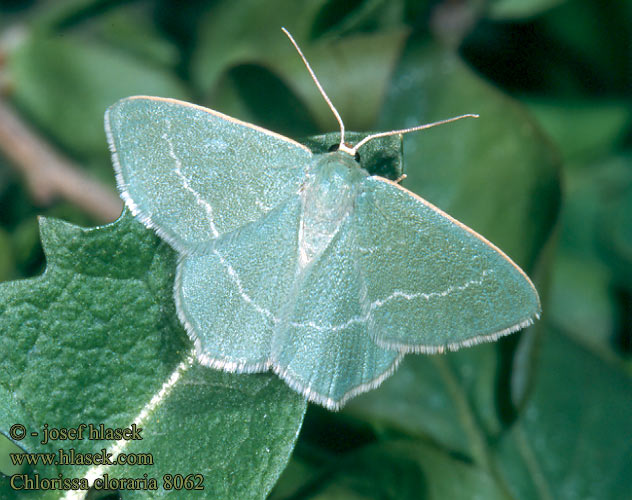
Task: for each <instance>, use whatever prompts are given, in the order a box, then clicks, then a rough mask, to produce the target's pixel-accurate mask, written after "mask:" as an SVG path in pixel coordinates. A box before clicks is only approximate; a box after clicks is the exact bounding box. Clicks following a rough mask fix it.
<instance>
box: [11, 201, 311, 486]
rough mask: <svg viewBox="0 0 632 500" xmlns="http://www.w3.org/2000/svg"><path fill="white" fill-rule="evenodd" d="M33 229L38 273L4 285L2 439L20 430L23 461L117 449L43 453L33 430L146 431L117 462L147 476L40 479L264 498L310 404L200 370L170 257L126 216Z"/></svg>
mask: <svg viewBox="0 0 632 500" xmlns="http://www.w3.org/2000/svg"><path fill="white" fill-rule="evenodd" d="M40 224H41V234H42V242H43V245H44V249H45V252H46V256H47V262H48V265H47V267H46V271H45V273H44V274H43V275H42V276H40V277H38V278H33V279H29V280H24V281H15V282H9V283H4V284H2V285H0V351H1V352H3V353H4V356H3V357H2V359H1V360H0V387H2V389H3V390H4V391H8V393H9V394H10V396H11V400H10V401H11V402H12V403H11V406H7V404H4V405H0V429H1V431H2V432H3V433H4V434H7V433H8V427H9V426H10V425H12V424H14V423H22V424H23V425H25V426H26V427H27V429H28V431H29V432H31V431H38V432H40V436H38V437H32V436H31V435H30V434H27V436H26V437H25V439H23V440H21V441H20V442H19V444H20V446H21V447H23V448H24V449H25V450H26V451H28V452H31V453H33V452H53V453H55V452H56V451H57V450H58V449H59V448H65V449H68V448H70V447H73V448H75V450H76V452H77V453H96V452H99V451H100V450H101V449H102V448H107V449H108V450H113V449H114V448H113V447H114V446H115V444H114V443H113V442H112V441H94V440H92V441H91V440H87V439H84V440H82V441H73V442H68V441H65V442H49V443H48V444H46V445H42V444H40V441H41V439H42V435H41V429H42V426H43V425H44V424H45V423H47V424H48V426H49V428H53V427H56V428H62V427H63V428H71V427H77V426H78V425H79V424H81V423H86V424H89V423H93V424H97V425H98V424H104V425H105V427H113V428H116V427H128V426H130V425H131V424H132V423H133V422H136V423H137V425H138V426H139V427H142V428H143V431H142V438H143V440H142V441H130V442H123V443H122V448H120V449H119V452H124V453H132V452H135V453H151V454H152V456H153V460H154V464H153V466H151V467H146V468H145V467H129V468H126V467H122V466H108V467H104V468H102V469H94V468H91V467H90V466H79V465H77V466H68V465H59V466H51V467H48V468H45V467H41V466H38V467H37V468H36V470H37V471H38V472H40V473H41V474H43V475H45V476H44V477H51V476H54V475H56V474H58V473H60V472H61V473H63V474H64V476H65V477H83V476H84V475H86V474H91V475H94V476H97V477H98V476H100V475H102V474H104V473H108V474H110V477H140V476H142V475H143V473H147V474H148V476H149V477H154V478H157V479H158V484H159V486H160V488H162V476H163V475H164V474H167V473H169V474H177V473H180V474H183V475H187V474H194V473H200V474H203V476H204V486H205V489H204V490H203V491H196V492H182V491H173V490H172V491H170V492H168V491H165V490H162V489H160V490H159V491H154V492H149V493H147V492H144V493H143V494H141V493H142V492H133V493H132V492H129V491H127V492H125V493H124V495H123V498H137V497H138V496H141V497H142V496H143V495H145V497H146V496H147V495H150V497H151V498H161V497H164V496H171V497H174V498H189V497H191V498H264V497H265V495H266V493H267V491H269V489H270V488H271V487H272V485H273V484H274V482H275V481H276V479H277V477H278V475H279V474H280V473H281V471H282V469H283V468H284V467H285V464H286V462H287V460H288V457H289V454H290V452H291V450H292V448H293V446H294V441H295V439H296V436H297V433H298V430H299V428H300V426H301V422H302V418H303V414H304V411H305V401H304V400H303V399H302V398H301V397H299V396H297V395H296V394H295V393H294V392H293V391H291V390H290V389H288V388H287V387H286V386H285V384H284V383H283V382H281V381H280V380H279V379H278V378H277V377H276V376H273V375H269V374H259V375H229V374H225V373H222V372H217V371H215V370H212V369H208V368H204V367H201V366H198V365H197V364H196V363H195V362H194V361H193V355H192V346H191V344H190V341H189V340H188V338H187V337H186V334H185V333H184V331H183V329H182V328H181V326H180V324H179V322H178V320H177V318H176V315H175V307H174V304H173V299H172V287H173V279H174V271H175V255H174V252H173V251H172V250H171V249H170V248H169V247H168V246H167V245H166V244H164V243H162V242H160V240H159V239H158V238H157V237H156V236H155V235H154V234H153V233H152V232H151V231H149V230H147V229H145V228H144V227H143V226H142V225H141V224H140V223H138V222H136V221H135V220H134V219H133V218H132V217H131V215H129V214H128V213H125V214H124V215H123V216H122V217H121V218H120V219H119V220H118V221H116V222H115V223H112V224H110V225H107V226H103V227H99V228H93V229H82V228H79V227H76V226H72V225H70V224H67V223H64V222H61V221H58V220H51V219H43V220H41V222H40ZM3 400H4V401H5V403H7V402H8V400H7V399H6V398H3Z"/></svg>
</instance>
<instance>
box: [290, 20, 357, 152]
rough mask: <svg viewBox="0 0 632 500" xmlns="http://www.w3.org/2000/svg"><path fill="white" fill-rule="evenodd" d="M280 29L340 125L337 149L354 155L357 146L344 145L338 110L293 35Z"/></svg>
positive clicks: (342, 124) (343, 133)
mask: <svg viewBox="0 0 632 500" xmlns="http://www.w3.org/2000/svg"><path fill="white" fill-rule="evenodd" d="M281 30H283V33H285V34H286V35H287V37H288V38H289V39H290V42H292V45H294V48H295V49H296V51H297V52H298V55H299V56H301V59H302V60H303V63H304V64H305V67H306V68H307V71H309V74H310V75H311V77H312V80H314V83H315V84H316V86H317V87H318V90H319V91H320V94H321V95H322V96H323V98H324V99H325V102H326V103H327V105H328V106H329V109H331V112H332V113H333V114H334V116H335V117H336V120H338V124H339V125H340V144H339V145H338V150H339V151H344V152H345V153H349V154H350V155H352V156H355V154H356V149H357V148H354V149H353V150H352V149H351V148H348V147H347V146H346V145H345V124H344V123H342V118H340V113H338V110H337V109H336V107H335V106H334V105H333V103H332V102H331V99H329V96H328V95H327V94H326V93H325V89H323V86H322V85H321V84H320V82H319V81H318V78H316V74H315V73H314V70H313V69H312V67H311V66H310V65H309V63H308V62H307V59H306V58H305V55H304V54H303V51H302V50H301V48H300V47H299V46H298V43H296V40H294V37H293V36H292V35H291V34H290V32H289V31H288V30H286V29H285V28H281Z"/></svg>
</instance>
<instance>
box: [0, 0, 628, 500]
mask: <svg viewBox="0 0 632 500" xmlns="http://www.w3.org/2000/svg"><path fill="white" fill-rule="evenodd" d="M630 5H632V4H630V2H621V1H620V0H608V1H606V2H592V1H591V0H528V1H518V0H493V1H489V2H487V3H484V2H483V3H481V2H476V1H471V2H470V1H464V2H448V1H446V2H413V1H407V0H396V1H381V0H377V1H371V0H365V1H349V2H337V1H327V0H309V1H306V2H292V1H289V0H272V1H269V2H260V1H258V0H238V1H224V0H216V1H208V2H207V1H203V0H196V1H192V2H177V1H174V0H155V1H154V0H134V1H132V0H130V1H99V0H77V1H69V2H54V1H44V0H42V1H31V2H4V3H2V4H1V5H0V31H2V32H3V33H8V34H11V36H6V37H4V36H3V37H2V41H0V52H1V53H2V56H3V57H0V65H1V66H0V82H6V83H7V85H6V88H4V89H3V94H2V95H3V96H2V99H3V100H4V101H7V102H9V103H10V105H11V106H13V107H14V109H16V110H17V112H18V113H19V114H20V115H21V116H22V117H23V118H24V120H26V121H27V122H28V123H29V124H30V125H31V126H33V127H34V128H35V129H36V130H37V132H38V133H39V134H41V136H42V137H43V139H44V140H46V141H48V142H50V143H51V144H53V145H54V146H55V147H57V148H58V149H59V150H60V151H61V152H62V153H63V154H65V155H67V156H70V157H71V158H73V159H74V160H75V161H77V162H79V163H80V164H81V165H82V166H83V167H85V174H86V175H89V176H93V177H96V178H99V179H101V180H102V181H103V182H104V183H106V184H108V185H109V186H113V185H114V182H113V175H112V168H111V165H110V160H109V155H108V151H107V147H106V142H105V135H104V133H103V130H102V120H103V112H104V111H105V108H106V107H107V106H108V105H110V104H112V103H113V102H114V101H115V100H117V99H118V98H120V97H124V96H127V95H130V94H157V95H163V96H168V97H176V98H184V99H188V100H192V101H194V102H196V103H199V104H202V105H205V106H209V107H212V108H213V109H217V110H219V111H222V112H225V113H228V114H230V115H232V116H235V117H237V118H240V119H243V120H247V121H250V122H253V123H256V124H258V125H261V126H264V127H267V128H271V129H273V130H274V131H276V132H279V133H282V134H285V135H289V136H291V137H293V138H298V139H300V138H301V137H304V136H306V135H310V134H318V133H323V134H324V133H330V132H332V131H334V132H333V133H332V134H331V135H328V136H327V135H326V136H322V137H321V138H320V139H318V140H320V141H322V143H323V144H324V146H322V147H324V148H327V147H329V145H330V144H329V142H331V140H333V142H337V141H336V137H337V132H336V130H337V126H336V122H335V120H334V119H333V117H332V116H331V113H330V111H329V110H328V109H327V106H326V105H325V103H324V102H323V101H322V99H321V97H320V95H319V94H318V91H317V90H316V88H315V86H314V84H313V82H312V81H311V79H310V78H309V75H308V74H307V72H306V71H305V68H304V67H303V65H302V63H301V61H300V60H299V58H298V56H297V54H296V53H295V52H294V49H293V48H292V47H291V45H290V44H289V42H288V41H287V40H286V39H285V37H284V35H283V34H282V32H281V31H280V27H281V26H285V27H287V28H288V29H289V30H290V31H291V32H292V33H293V35H294V36H295V38H296V39H297V41H298V42H299V44H301V46H302V48H303V50H304V51H305V53H306V55H307V57H308V59H309V60H310V63H311V64H312V66H313V68H314V70H315V71H316V73H317V75H318V76H319V78H320V80H321V82H322V84H323V86H324V87H325V89H326V91H327V92H328V94H329V95H330V97H331V99H332V101H333V102H334V104H335V105H336V107H337V108H338V110H339V111H340V113H341V115H342V117H343V119H344V121H345V124H346V126H347V128H348V129H351V130H358V131H361V130H372V131H373V130H385V129H395V128H403V127H409V126H413V125H417V124H420V123H425V122H431V121H435V120H439V119H443V118H448V117H450V116H453V115H457V114H463V113H479V114H480V115H481V117H480V118H479V119H478V120H466V121H462V122H459V123H455V124H452V125H446V126H444V127H439V128H435V129H432V130H428V131H423V132H420V133H417V134H414V135H409V136H407V137H405V138H404V141H403V151H404V165H403V167H402V165H401V163H400V157H399V155H398V154H394V155H393V154H389V155H387V156H388V160H387V162H386V163H387V164H388V165H389V167H388V168H387V169H386V170H385V171H384V173H383V174H382V175H386V176H388V177H390V178H392V179H396V178H398V177H399V176H400V174H401V172H402V170H401V169H402V168H404V171H405V173H406V174H407V176H408V177H407V178H406V179H405V180H404V181H403V185H404V186H405V187H407V188H409V189H411V190H413V191H415V192H416V193H417V194H419V195H420V196H422V197H424V198H426V199H428V200H429V201H430V202H432V203H434V204H436V205H438V206H439V207H440V208H442V209H443V210H445V211H447V212H448V213H450V214H451V215H453V216H454V217H456V218H458V219H459V220H461V221H463V222H464V223H466V224H468V225H469V226H471V227H472V228H473V229H475V230H477V231H478V232H480V233H481V234H483V235H484V236H485V237H487V238H488V239H490V240H491V241H492V242H494V243H495V244H497V245H498V246H499V247H501V248H502V249H503V250H504V251H506V252H507V253H508V254H509V255H510V256H511V257H512V258H513V259H514V260H515V261H516V262H517V263H518V264H520V265H521V266H523V268H524V269H525V271H526V272H527V273H529V274H530V275H531V276H532V277H533V278H534V280H535V282H536V286H537V287H538V290H539V291H540V294H541V297H542V300H543V319H542V320H541V321H540V322H538V323H537V324H536V325H535V326H534V327H533V328H531V329H529V330H527V331H525V332H522V333H519V334H515V335H513V336H510V337H508V338H505V339H503V340H501V341H499V342H497V343H495V344H487V345H482V346H477V347H474V348H469V349H465V350H462V351H460V352H457V353H451V354H448V355H443V356H413V355H410V356H408V357H407V358H406V359H405V361H404V362H403V363H402V365H401V367H400V368H399V371H398V372H397V373H396V374H395V375H394V376H393V377H392V378H390V379H388V380H387V381H386V382H385V383H384V384H383V386H382V387H380V388H379V389H377V390H375V391H372V392H369V393H367V394H366V395H362V396H360V397H358V398H356V399H354V400H352V401H351V402H350V403H349V404H348V406H347V407H346V408H345V409H344V410H343V411H342V412H340V413H331V412H327V411H326V410H323V409H321V408H314V407H310V408H309V409H308V411H307V414H306V417H305V423H304V426H303V429H302V430H301V433H300V435H299V436H298V440H297V441H296V447H295V448H294V453H293V455H292V457H291V459H290V460H289V463H288V462H287V460H288V455H289V453H290V451H291V450H292V448H293V447H294V444H295V438H296V432H297V430H298V429H299V427H300V425H301V421H302V417H303V412H304V409H305V405H304V403H303V401H302V400H301V399H300V398H299V397H298V396H296V395H295V394H294V393H293V392H291V391H289V390H288V389H287V388H286V387H285V385H284V384H283V383H282V382H280V381H279V380H278V379H277V378H276V377H275V376H273V375H227V374H223V373H219V372H215V371H213V370H211V369H207V368H203V367H199V366H197V365H193V366H190V367H188V368H186V369H184V368H183V372H182V377H181V379H180V380H179V382H177V383H176V384H175V386H174V389H173V391H172V392H171V393H170V394H169V395H168V397H166V398H165V399H164V400H162V403H161V404H160V405H159V406H158V407H157V408H156V409H154V410H153V411H152V413H151V415H150V416H148V417H147V419H146V422H145V425H146V429H145V431H144V433H145V434H144V437H146V439H144V440H143V441H140V442H133V443H131V444H130V445H129V448H127V449H126V451H127V452H132V451H134V452H151V453H154V455H155V461H156V465H154V466H152V467H131V466H130V467H127V468H125V467H122V466H117V467H111V468H110V469H109V470H108V472H109V473H110V475H111V476H113V477H139V476H142V474H143V473H145V472H147V474H148V475H149V476H151V477H160V476H162V474H164V473H171V474H176V473H178V472H179V473H182V474H187V473H196V472H199V473H202V474H204V475H205V477H206V482H205V485H206V486H207V488H206V489H205V491H203V492H192V493H189V494H188V496H187V494H185V493H184V492H173V493H172V498H240V499H242V498H243V499H246V498H263V497H265V495H267V494H269V495H270V498H273V499H274V500H286V499H287V500H289V499H292V500H298V499H321V500H330V499H391V498H392V499H407V498H411V499H413V498H415V499H417V498H428V499H435V498H436V499H445V498H455V499H458V498H464V499H465V498H467V499H469V498H474V497H478V498H486V499H488V498H489V499H496V498H498V499H501V498H503V499H516V500H530V499H547V500H548V499H584V498H600V499H601V498H603V499H613V500H614V499H620V498H632V491H631V488H632V486H631V484H632V483H631V482H630V479H629V478H630V477H632V451H631V450H632V448H631V447H630V443H631V442H632V435H631V434H630V425H629V422H630V421H632V405H631V404H630V401H631V400H632V358H631V355H632V313H630V311H632V286H631V283H632V219H631V217H632V215H631V214H632V141H631V139H632V134H631V130H632V128H631V125H632V112H631V111H630V109H631V108H630V106H629V104H630V95H629V94H630V89H631V88H632V81H631V80H630V78H631V75H632V71H630V64H632V63H631V62H630V61H631V60H630V58H629V39H630V29H631V28H630V27H631V26H632V8H631V7H630ZM354 137H355V136H354V135H352V134H349V136H348V138H349V139H351V140H355V139H354ZM332 138H333V139H332ZM314 140H315V139H314V138H312V139H310V141H312V142H310V146H312V147H316V146H314V145H315V144H316V143H315V142H314ZM385 142H386V143H388V144H389V146H387V148H386V151H387V152H389V151H396V152H398V147H399V138H396V137H395V138H391V139H387V140H385ZM375 145H376V143H374V144H373V145H371V143H369V145H367V148H368V146H371V147H372V148H374V146H375ZM391 148H392V150H391ZM2 150H3V145H2V144H0V280H1V281H7V283H3V284H1V285H0V432H1V433H3V434H6V433H7V431H8V428H9V427H10V426H11V425H12V424H13V423H16V422H20V423H24V425H26V426H27V427H28V428H31V427H37V428H40V427H41V426H42V425H43V423H44V422H47V423H49V425H51V426H73V425H74V426H76V425H77V424H78V423H81V422H95V423H105V424H106V425H110V426H114V427H117V426H121V427H126V426H128V425H129V424H130V422H131V421H132V420H133V418H135V417H136V416H137V415H138V413H139V411H140V409H142V408H143V407H144V406H145V405H146V404H147V403H148V400H150V399H151V396H152V395H154V394H156V393H157V392H158V391H159V390H160V388H161V387H162V386H163V384H165V382H167V381H168V379H169V377H170V375H171V374H172V373H173V372H174V370H175V369H176V368H177V367H179V366H189V365H188V364H187V363H186V360H187V356H188V355H189V353H190V349H191V345H190V343H189V341H188V339H187V338H186V335H185V334H184V332H183V330H182V328H181V327H180V325H179V322H178V320H177V318H176V316H175V313H174V310H175V309H174V305H173V301H172V297H171V290H172V280H173V273H174V265H175V262H174V256H173V252H172V251H171V250H170V249H169V248H168V247H167V246H166V245H164V244H163V243H161V242H160V241H159V240H158V239H157V238H156V237H155V236H154V235H153V234H152V233H151V232H149V231H147V230H146V229H144V228H143V227H142V226H141V225H140V224H138V223H137V222H135V221H134V220H132V218H131V216H129V215H128V214H125V215H123V217H122V218H121V219H119V220H118V221H116V222H114V223H113V224H111V225H107V226H102V227H98V228H94V229H80V228H79V227H76V226H73V225H70V224H67V223H64V222H61V221H59V220H54V219H51V218H50V217H51V216H54V217H57V218H59V219H64V220H67V221H71V222H72V223H74V224H80V225H82V226H91V225H97V223H99V222H101V221H94V220H93V219H91V218H90V217H89V216H87V215H85V214H83V213H81V212H80V211H79V210H78V209H77V208H76V207H75V206H74V205H73V203H72V201H69V200H54V201H51V202H50V203H46V204H43V203H42V202H39V203H35V202H33V201H32V197H31V195H30V193H29V187H28V186H27V184H26V183H25V182H24V181H23V178H22V176H21V175H20V174H19V173H18V172H17V171H15V170H14V169H13V168H12V167H11V165H10V164H9V162H8V160H7V159H5V158H4V157H3V156H2ZM364 153H366V154H363V152H362V151H361V161H363V162H366V161H369V159H370V161H371V162H373V161H374V159H375V156H374V154H382V153H380V151H377V150H375V149H372V150H371V151H365V152H364ZM561 193H563V196H562V194H561ZM38 214H43V215H46V216H47V218H45V219H42V220H41V222H40V230H41V239H42V243H43V245H44V248H45V250H46V262H45V261H44V254H43V253H42V250H41V247H40V236H39V234H38V224H37V221H36V215H38ZM44 269H45V272H44V274H43V275H41V276H39V277H33V276H36V275H37V274H38V273H40V272H42V270H44ZM18 278H29V279H28V280H23V281H9V280H12V279H18ZM182 363H184V365H181V364H182ZM0 439H1V440H2V441H0V454H2V456H1V457H0V470H2V471H4V472H15V471H16V469H15V468H11V466H10V465H9V463H8V462H7V457H6V454H7V453H8V449H9V446H10V445H11V444H10V443H9V441H8V440H7V439H5V438H3V437H2V436H0ZM40 439H41V438H40ZM58 444H59V443H52V444H49V445H47V446H42V445H39V444H38V439H37V438H31V437H30V436H29V437H27V438H26V439H24V440H23V441H20V442H19V445H20V446H21V447H22V448H23V449H24V450H27V451H55V450H57V449H59V448H60V447H66V448H69V447H70V446H71V444H70V443H68V442H65V443H63V446H58ZM108 444H109V443H108ZM73 445H74V446H75V447H76V448H77V450H78V451H82V452H87V451H92V452H94V451H99V450H100V449H101V448H102V446H101V444H100V443H98V442H89V441H84V442H78V443H73ZM286 464H287V467H286ZM86 470H87V468H86V467H83V468H82V467H68V466H59V467H56V468H52V469H50V470H45V468H43V467H39V468H36V470H35V471H31V472H32V473H33V472H40V473H41V474H46V475H49V476H55V475H56V474H57V473H58V472H63V474H64V475H65V476H68V477H81V476H82V475H83V474H85V472H86ZM281 471H283V473H282V474H281ZM279 474H281V476H280V479H278V481H277V478H278V477H279ZM7 481H8V480H7V478H2V477H0V499H5V498H6V499H13V498H19V499H22V498H26V499H29V498H33V499H37V500H40V499H44V498H46V499H48V498H50V499H58V498H60V497H61V496H62V494H63V492H48V493H43V492H32V493H19V494H18V493H16V492H14V491H12V490H11V489H10V488H9V486H8V483H7ZM275 482H276V484H275ZM273 486H274V488H273ZM272 488H273V489H272ZM270 490H271V492H270ZM120 496H121V498H123V499H129V498H156V497H159V494H152V493H151V492H149V493H143V492H142V491H136V492H132V491H124V492H121V493H120Z"/></svg>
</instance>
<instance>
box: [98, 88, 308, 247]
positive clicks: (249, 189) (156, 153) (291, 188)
mask: <svg viewBox="0 0 632 500" xmlns="http://www.w3.org/2000/svg"><path fill="white" fill-rule="evenodd" d="M105 128H106V133H107V137H108V142H109V145H110V149H111V151H112V158H113V162H114V168H115V170H116V179H117V184H118V188H119V191H120V193H121V196H122V198H123V199H124V200H125V203H126V205H127V206H128V207H129V209H130V210H131V211H132V213H133V214H134V215H136V216H137V217H139V218H140V219H141V220H142V221H143V223H144V224H145V225H146V226H148V227H151V228H154V229H155V230H156V231H157V232H158V234H159V235H161V237H163V239H165V240H166V241H168V242H169V243H170V244H171V245H172V246H173V247H174V248H176V249H178V250H179V251H181V252H189V251H191V250H192V249H194V248H195V247H196V245H199V244H201V243H204V242H208V241H209V240H212V239H215V238H217V237H218V236H220V235H222V234H225V233H226V232H229V231H231V230H233V229H235V228H237V227H240V226H242V225H243V224H247V223H248V222H251V221H253V220H257V219H258V218H259V217H261V216H262V215H263V214H265V213H267V212H268V211H270V210H271V209H272V208H274V207H275V206H277V205H278V204H279V203H281V202H282V201H283V200H285V199H287V198H288V197H290V196H291V195H292V194H294V193H296V191H297V190H298V188H299V187H300V185H301V184H302V182H303V180H304V177H305V173H306V170H307V166H308V165H309V163H310V160H311V158H312V153H311V152H310V151H309V149H307V148H306V147H305V146H302V145H301V144H299V143H297V142H295V141H292V140H291V139H288V138H286V137H283V136H281V135H279V134H276V133H274V132H270V131H268V130H265V129H263V128H260V127H257V126H255V125H251V124H248V123H245V122H241V121H239V120H236V119H234V118H231V117H229V116H226V115H223V114H221V113H218V112H217V111H213V110H210V109H206V108H203V107H200V106H195V105H193V104H189V103H186V102H182V101H177V100H174V99H164V98H158V97H145V96H137V97H130V98H127V99H123V100H121V101H119V102H117V103H116V104H114V105H113V106H112V107H110V108H109V109H108V111H107V112H106V114H105Z"/></svg>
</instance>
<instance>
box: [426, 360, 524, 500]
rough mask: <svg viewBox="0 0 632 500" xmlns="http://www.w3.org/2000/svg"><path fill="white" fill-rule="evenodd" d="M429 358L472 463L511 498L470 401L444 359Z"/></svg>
mask: <svg viewBox="0 0 632 500" xmlns="http://www.w3.org/2000/svg"><path fill="white" fill-rule="evenodd" d="M431 358H432V360H433V361H434V363H435V365H436V366H437V369H438V370H439V373H440V374H441V377H442V378H443V381H444V382H445V384H446V386H447V389H448V392H449V393H450V395H451V396H452V399H453V400H454V403H455V404H456V408H457V412H458V415H459V418H460V420H461V424H462V425H463V429H464V430H465V433H466V435H467V437H468V440H469V442H470V449H471V450H472V458H473V459H474V462H475V463H476V464H477V465H478V466H479V467H481V468H482V469H484V470H485V471H487V473H488V474H490V476H492V477H493V479H494V480H495V481H496V484H497V485H498V487H499V488H500V489H501V490H502V491H503V492H504V493H505V495H506V496H507V498H513V494H512V493H511V490H510V489H509V486H508V485H507V483H506V482H505V479H504V478H503V476H502V475H501V474H500V472H499V471H498V468H497V466H496V462H495V460H494V458H493V456H492V453H491V451H490V449H489V446H488V440H487V437H486V436H485V434H484V433H483V431H482V429H481V427H482V426H481V425H480V423H479V422H478V421H477V420H478V419H477V418H476V416H475V414H474V411H473V410H472V407H471V404H470V401H469V400H468V397H467V395H466V394H465V391H464V390H463V388H462V387H461V385H460V384H459V381H458V380H457V378H456V375H455V374H454V371H453V370H452V368H451V367H450V365H449V363H448V361H447V359H446V357H445V356H442V355H436V356H431Z"/></svg>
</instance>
